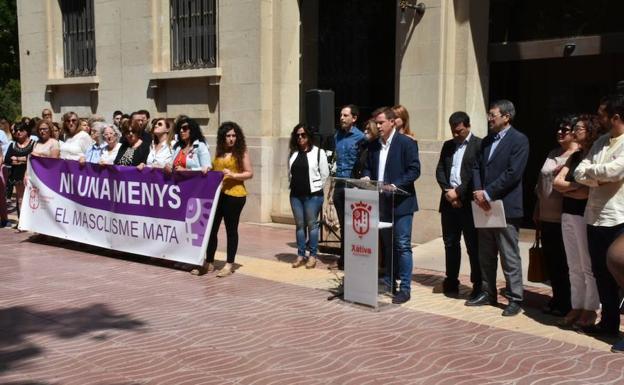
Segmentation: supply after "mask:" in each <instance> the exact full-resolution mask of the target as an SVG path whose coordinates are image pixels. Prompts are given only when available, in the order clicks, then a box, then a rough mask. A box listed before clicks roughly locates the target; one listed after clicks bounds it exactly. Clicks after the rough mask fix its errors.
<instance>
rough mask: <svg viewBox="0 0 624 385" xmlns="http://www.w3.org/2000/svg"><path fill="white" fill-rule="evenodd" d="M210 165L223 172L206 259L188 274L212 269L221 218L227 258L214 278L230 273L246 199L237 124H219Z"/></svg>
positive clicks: (248, 172) (245, 156)
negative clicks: (215, 145) (213, 157)
mask: <svg viewBox="0 0 624 385" xmlns="http://www.w3.org/2000/svg"><path fill="white" fill-rule="evenodd" d="M213 166H214V168H213V170H214V171H221V172H223V185H222V187H221V195H220V197H219V204H218V206H217V210H216V212H215V216H214V221H213V223H212V230H211V231H210V240H209V241H208V250H207V251H206V262H205V264H204V266H202V267H201V268H199V269H193V270H192V271H191V274H194V275H202V274H206V273H207V272H209V271H213V270H214V256H215V253H216V251H217V234H218V232H219V227H220V226H221V220H223V221H224V222H225V231H226V234H227V260H226V264H225V266H224V267H223V268H222V269H221V270H220V271H219V273H217V277H227V276H228V275H231V274H232V272H233V264H234V258H235V257H236V251H237V250H238V222H239V219H240V214H241V212H242V211H243V206H245V202H246V200H247V190H246V189H245V183H244V181H246V180H248V179H251V178H252V177H253V171H252V169H251V161H250V160H249V153H248V152H247V144H246V143H245V135H244V134H243V131H242V130H241V128H240V126H239V125H238V124H236V123H234V122H224V123H223V124H221V126H220V127H219V129H218V131H217V154H216V157H215V159H214V162H213Z"/></svg>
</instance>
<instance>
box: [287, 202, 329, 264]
mask: <svg viewBox="0 0 624 385" xmlns="http://www.w3.org/2000/svg"><path fill="white" fill-rule="evenodd" d="M290 206H291V207H292V211H293V216H294V217H295V225H296V232H295V236H296V239H297V255H300V256H302V257H304V256H305V255H306V254H305V252H306V238H308V239H307V240H308V242H307V246H308V248H309V249H310V256H311V257H316V255H317V253H318V239H319V221H318V218H319V212H320V211H321V207H323V196H322V195H307V196H302V197H294V196H291V197H290Z"/></svg>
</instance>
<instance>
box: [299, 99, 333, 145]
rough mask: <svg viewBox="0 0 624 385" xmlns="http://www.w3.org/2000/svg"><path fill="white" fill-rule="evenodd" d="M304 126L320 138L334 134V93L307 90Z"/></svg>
mask: <svg viewBox="0 0 624 385" xmlns="http://www.w3.org/2000/svg"><path fill="white" fill-rule="evenodd" d="M305 116H306V124H307V125H308V126H309V127H310V129H311V130H312V131H313V132H318V133H319V134H320V135H321V136H323V137H325V136H330V135H333V134H334V127H335V120H334V91H332V90H317V89H314V90H307V91H306V93H305Z"/></svg>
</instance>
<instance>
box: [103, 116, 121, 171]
mask: <svg viewBox="0 0 624 385" xmlns="http://www.w3.org/2000/svg"><path fill="white" fill-rule="evenodd" d="M102 136H103V137H104V143H105V146H104V147H103V148H102V155H101V156H100V161H99V163H100V164H101V165H105V164H113V162H115V158H117V153H118V152H119V148H120V147H121V143H119V138H121V132H120V131H119V130H118V129H117V127H115V126H113V125H110V124H109V125H107V126H106V128H104V131H102Z"/></svg>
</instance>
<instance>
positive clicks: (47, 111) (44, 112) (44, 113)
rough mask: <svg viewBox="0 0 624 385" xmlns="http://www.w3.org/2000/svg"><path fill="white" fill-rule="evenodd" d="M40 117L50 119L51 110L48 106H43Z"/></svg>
mask: <svg viewBox="0 0 624 385" xmlns="http://www.w3.org/2000/svg"><path fill="white" fill-rule="evenodd" d="M41 119H45V120H49V121H52V110H50V109H49V108H44V109H43V110H42V111H41Z"/></svg>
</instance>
